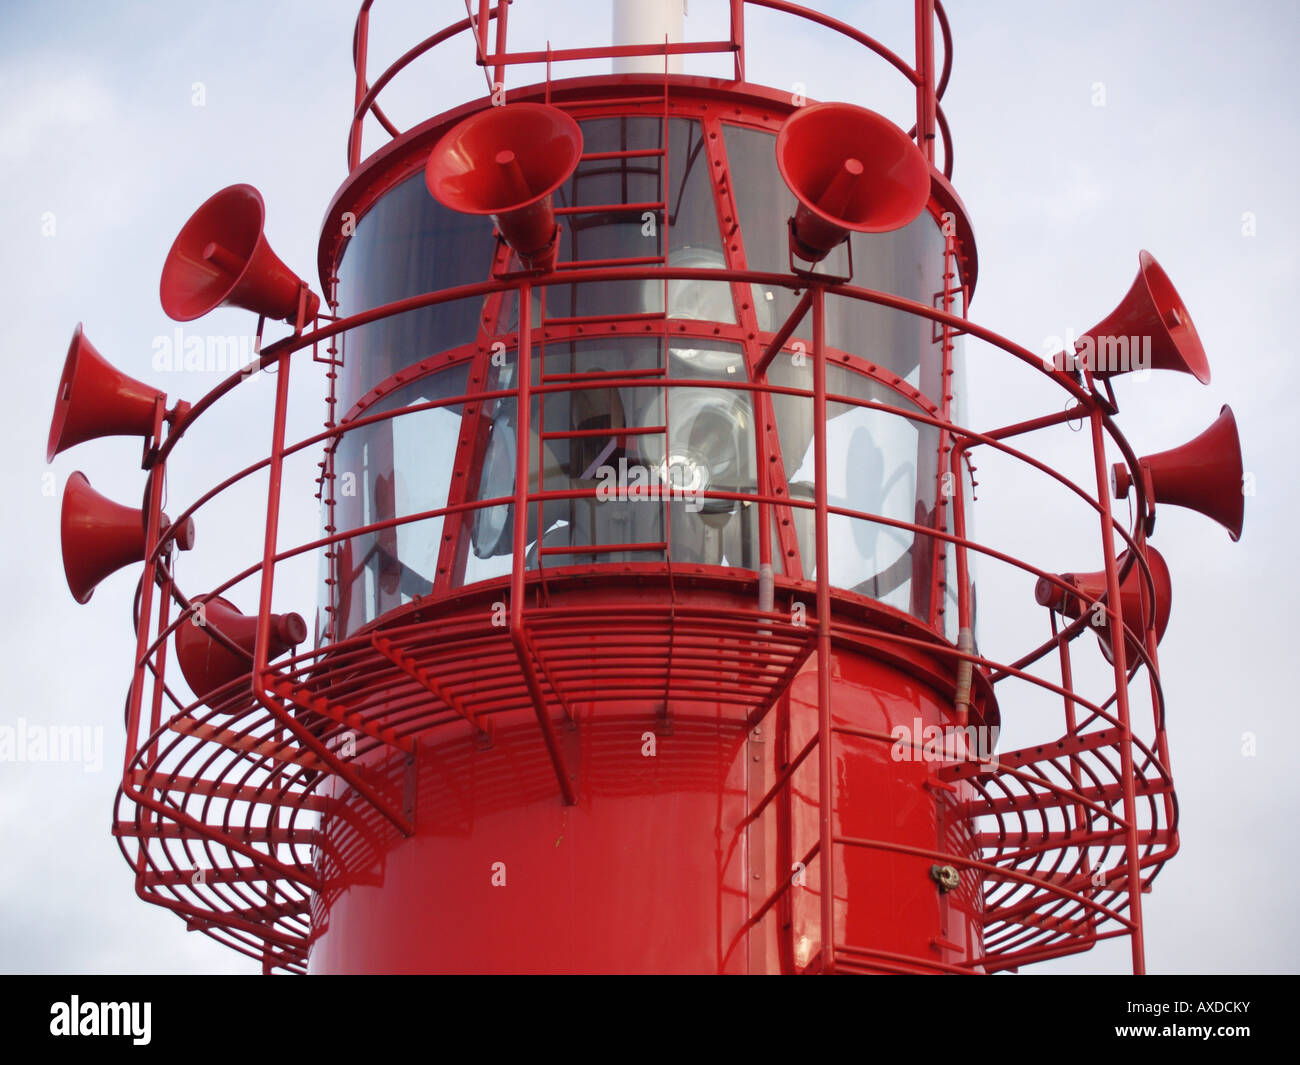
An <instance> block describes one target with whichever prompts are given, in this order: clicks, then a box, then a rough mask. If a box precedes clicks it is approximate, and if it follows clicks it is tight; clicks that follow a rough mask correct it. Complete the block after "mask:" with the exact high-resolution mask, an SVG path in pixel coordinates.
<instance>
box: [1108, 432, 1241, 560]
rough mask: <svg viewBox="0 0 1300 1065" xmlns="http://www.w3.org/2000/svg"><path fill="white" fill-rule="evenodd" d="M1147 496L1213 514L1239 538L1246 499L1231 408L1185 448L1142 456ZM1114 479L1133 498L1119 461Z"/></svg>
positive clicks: (1123, 495)
mask: <svg viewBox="0 0 1300 1065" xmlns="http://www.w3.org/2000/svg"><path fill="white" fill-rule="evenodd" d="M1138 466H1139V469H1140V471H1141V473H1140V476H1141V477H1142V478H1143V482H1144V485H1145V487H1146V493H1147V498H1148V499H1150V500H1151V501H1152V502H1153V503H1168V504H1170V505H1171V506H1175V507H1187V508H1188V509H1189V510H1195V511H1197V512H1199V513H1201V514H1204V515H1205V516H1206V517H1207V518H1213V519H1214V520H1215V521H1217V522H1218V523H1219V524H1220V525H1222V526H1223V527H1224V528H1225V529H1227V530H1228V535H1229V536H1231V537H1232V539H1233V540H1234V541H1236V540H1239V539H1240V538H1241V526H1242V523H1243V521H1244V520H1245V512H1246V499H1245V496H1244V495H1243V494H1242V491H1241V478H1242V473H1241V438H1240V437H1239V436H1238V435H1237V419H1236V418H1234V417H1233V415H1232V408H1231V407H1227V406H1225V407H1224V408H1223V409H1222V410H1220V411H1219V416H1218V418H1216V419H1215V421H1214V424H1213V425H1211V426H1210V427H1209V428H1208V429H1206V430H1205V432H1203V433H1202V434H1201V435H1200V436H1198V437H1197V438H1196V439H1195V440H1189V441H1187V443H1185V444H1183V445H1182V447H1175V448H1171V449H1170V450H1169V451H1161V452H1160V453H1159V454H1156V455H1147V456H1145V457H1144V458H1142V459H1139V460H1138ZM1111 483H1112V484H1113V486H1114V488H1115V495H1116V497H1118V498H1119V499H1124V498H1126V497H1127V496H1128V490H1129V486H1130V485H1132V483H1133V478H1132V477H1131V476H1130V475H1129V471H1128V467H1127V466H1125V465H1124V464H1123V463H1122V462H1117V463H1116V464H1115V465H1114V466H1113V467H1112V468H1111Z"/></svg>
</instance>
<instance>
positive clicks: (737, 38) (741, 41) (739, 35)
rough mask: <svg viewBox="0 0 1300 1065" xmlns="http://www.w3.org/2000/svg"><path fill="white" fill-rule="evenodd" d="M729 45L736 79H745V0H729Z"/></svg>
mask: <svg viewBox="0 0 1300 1065" xmlns="http://www.w3.org/2000/svg"><path fill="white" fill-rule="evenodd" d="M731 46H732V47H733V48H734V49H735V50H736V51H735V71H736V80H737V81H744V80H745V0H731Z"/></svg>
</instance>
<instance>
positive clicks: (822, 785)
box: [813, 284, 835, 973]
mask: <svg viewBox="0 0 1300 1065" xmlns="http://www.w3.org/2000/svg"><path fill="white" fill-rule="evenodd" d="M813 437H814V445H813V446H814V460H813V461H814V468H815V471H816V472H815V477H816V481H817V485H816V507H817V763H818V770H817V805H818V830H819V838H820V841H821V842H820V845H819V848H818V855H817V856H818V859H819V860H820V861H821V926H822V970H821V971H822V972H823V973H831V972H834V970H835V855H834V850H835V847H834V843H835V834H834V831H833V820H832V818H833V815H834V811H833V810H832V805H833V799H834V795H833V789H832V787H831V774H832V772H833V770H834V761H833V759H832V757H831V756H832V754H833V753H834V752H833V751H832V750H831V741H832V736H831V577H830V536H829V534H828V532H827V529H826V521H827V516H826V506H827V503H826V494H827V493H826V488H827V484H826V290H825V288H823V287H822V286H821V285H818V284H814V287H813Z"/></svg>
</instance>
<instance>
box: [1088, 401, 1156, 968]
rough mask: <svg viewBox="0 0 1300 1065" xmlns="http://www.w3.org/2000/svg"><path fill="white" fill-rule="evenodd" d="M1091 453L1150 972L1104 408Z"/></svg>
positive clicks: (1134, 935)
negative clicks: (1104, 429)
mask: <svg viewBox="0 0 1300 1065" xmlns="http://www.w3.org/2000/svg"><path fill="white" fill-rule="evenodd" d="M1091 421H1092V457H1093V464H1094V466H1095V467H1096V473H1097V500H1098V502H1099V503H1100V504H1101V540H1102V550H1103V553H1104V555H1105V560H1106V613H1107V615H1108V619H1109V620H1108V624H1109V626H1110V646H1111V657H1112V658H1113V659H1114V666H1115V710H1116V716H1117V717H1118V719H1119V727H1120V733H1121V735H1120V738H1119V754H1120V776H1121V778H1122V780H1121V786H1122V788H1123V792H1124V828H1125V832H1124V852H1125V864H1126V865H1127V866H1128V916H1129V920H1130V921H1131V922H1132V924H1133V928H1132V931H1131V933H1130V936H1129V942H1130V944H1131V945H1132V950H1133V974H1134V975H1135V976H1142V975H1144V974H1145V973H1146V949H1145V944H1144V943H1143V937H1142V867H1141V865H1139V863H1138V832H1137V799H1136V796H1135V793H1134V786H1133V728H1132V722H1131V721H1130V718H1129V707H1128V663H1127V662H1126V661H1125V659H1126V658H1127V648H1126V646H1125V645H1126V643H1127V638H1126V636H1125V635H1124V616H1123V610H1122V609H1121V600H1120V590H1119V565H1118V563H1117V562H1116V559H1115V548H1114V539H1115V536H1114V519H1113V517H1112V515H1111V505H1110V504H1111V500H1110V472H1109V470H1108V469H1107V467H1106V440H1105V434H1104V432H1103V429H1102V411H1101V409H1100V408H1098V407H1094V408H1093V411H1092V416H1091Z"/></svg>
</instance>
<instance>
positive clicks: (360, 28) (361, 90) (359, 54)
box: [348, 3, 370, 171]
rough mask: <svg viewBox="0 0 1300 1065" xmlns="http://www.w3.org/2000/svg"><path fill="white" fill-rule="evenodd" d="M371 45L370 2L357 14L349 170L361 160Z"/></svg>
mask: <svg viewBox="0 0 1300 1065" xmlns="http://www.w3.org/2000/svg"><path fill="white" fill-rule="evenodd" d="M369 47H370V4H368V3H366V4H362V5H361V13H360V14H359V15H357V48H356V55H355V56H353V66H354V67H355V68H356V74H357V80H356V91H355V93H354V95H353V98H352V136H350V137H349V138H348V170H349V171H352V170H355V169H356V168H357V164H358V163H360V162H361V127H362V126H363V125H364V124H365V115H364V114H363V113H362V112H361V101H362V100H364V99H365V98H366V92H367V88H366V53H367V52H368V50H369Z"/></svg>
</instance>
